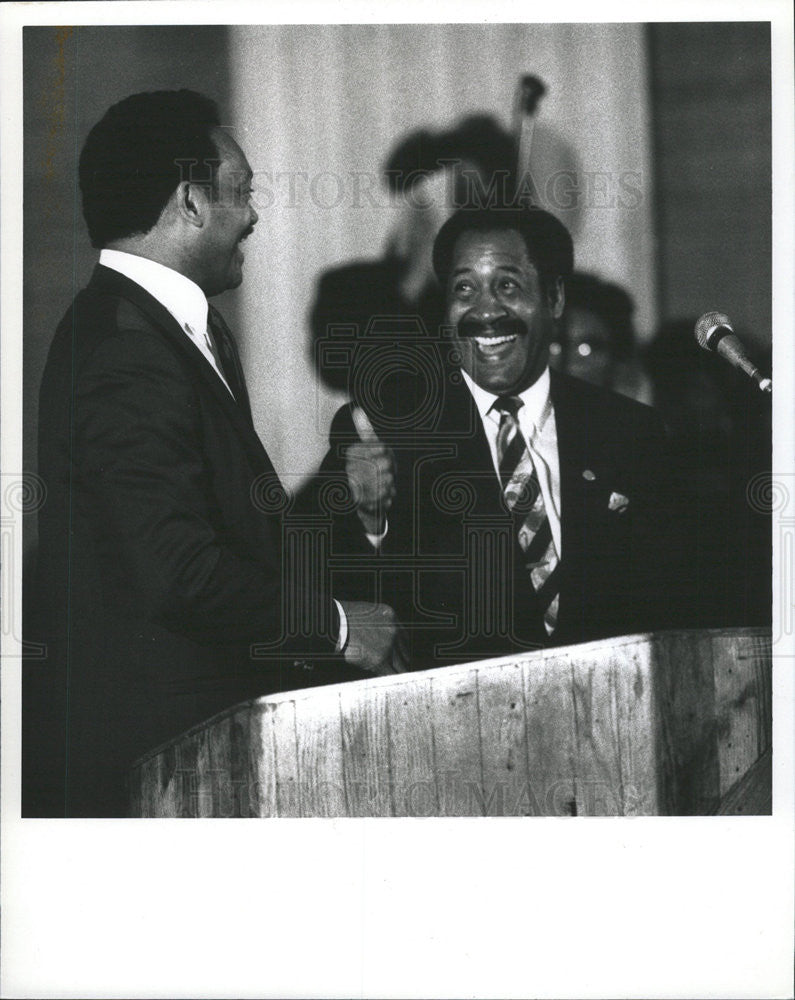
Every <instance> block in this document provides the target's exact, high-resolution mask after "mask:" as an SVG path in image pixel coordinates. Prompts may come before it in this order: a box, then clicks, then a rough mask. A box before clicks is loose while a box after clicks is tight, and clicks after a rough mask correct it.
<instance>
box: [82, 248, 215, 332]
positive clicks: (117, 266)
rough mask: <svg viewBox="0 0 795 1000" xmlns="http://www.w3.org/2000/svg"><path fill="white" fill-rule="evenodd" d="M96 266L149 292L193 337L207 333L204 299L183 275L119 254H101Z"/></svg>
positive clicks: (159, 265)
mask: <svg viewBox="0 0 795 1000" xmlns="http://www.w3.org/2000/svg"><path fill="white" fill-rule="evenodd" d="M99 262H100V264H102V265H103V267H110V268H112V269H113V270H114V271H118V272H119V273H120V274H123V275H125V277H127V278H129V279H130V280H131V281H134V282H135V283H136V284H137V285H140V286H141V287H142V288H143V289H144V290H145V291H147V292H149V294H150V295H152V296H153V297H154V298H156V299H157V301H158V302H159V303H160V304H161V305H163V306H165V308H166V309H167V310H168V311H169V312H170V313H171V315H172V316H173V317H174V319H175V320H176V321H177V322H178V323H179V325H180V326H181V327H183V328H184V327H185V325H186V324H188V325H189V326H191V328H192V329H193V330H194V331H195V332H196V333H197V334H201V333H203V332H204V331H205V330H206V329H207V299H206V297H205V295H204V292H203V291H202V290H201V288H199V286H198V285H197V284H196V283H195V282H193V281H191V280H190V278H186V277H185V275H184V274H180V273H179V271H175V270H173V268H170V267H166V266H165V265H164V264H158V263H157V261H154V260H150V259H149V258H148V257H138V256H137V255H136V254H132V253H124V252H123V251H121V250H108V249H105V250H103V251H102V252H101V253H100V255H99Z"/></svg>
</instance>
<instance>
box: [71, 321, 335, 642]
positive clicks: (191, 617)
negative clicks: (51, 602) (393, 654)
mask: <svg viewBox="0 0 795 1000" xmlns="http://www.w3.org/2000/svg"><path fill="white" fill-rule="evenodd" d="M201 419H202V418H201V411H200V406H199V400H198V397H197V393H196V390H195V387H194V386H193V384H192V383H191V381H190V379H189V378H187V377H186V375H185V373H184V371H183V370H182V368H181V367H180V364H179V361H178V359H177V358H176V357H175V355H174V354H173V353H172V352H171V351H170V349H169V348H168V346H167V345H164V344H163V343H162V342H161V341H160V340H159V339H158V338H157V337H156V336H153V335H151V334H147V333H146V332H142V331H137V330H136V331H133V332H130V333H124V332H122V333H120V334H118V335H116V336H113V337H110V338H108V339H107V340H105V341H103V342H102V344H101V345H100V346H99V347H98V348H97V349H96V350H95V351H94V352H93V354H92V355H91V356H90V358H89V359H88V360H87V362H86V363H85V364H84V366H83V367H82V369H81V371H80V373H79V377H78V385H77V387H76V400H75V425H74V439H73V454H74V455H75V457H76V470H75V471H76V475H77V476H78V477H79V480H78V482H79V481H80V480H82V481H84V482H85V483H87V484H88V486H89V487H90V488H89V489H86V490H78V492H79V495H80V496H81V498H83V499H82V502H85V503H86V504H89V505H90V510H89V514H90V516H91V517H92V518H93V523H94V525H95V537H96V538H97V545H98V548H99V550H100V551H99V553H98V555H99V556H100V561H101V563H102V565H103V566H106V567H109V572H110V574H111V577H112V576H113V575H114V574H115V575H121V578H123V579H125V581H126V586H125V588H124V589H125V590H127V591H132V592H133V593H134V594H136V595H138V597H139V599H140V601H141V603H142V605H143V606H142V607H140V608H136V609H131V610H132V611H134V613H135V614H136V615H140V614H141V613H143V614H144V615H145V616H146V617H149V618H151V620H153V621H155V622H156V623H158V624H160V625H162V626H164V627H166V628H168V629H170V630H173V631H177V632H182V633H185V634H188V635H190V636H192V637H194V638H197V639H199V640H203V641H209V642H232V641H238V640H245V641H261V642H269V641H278V640H279V639H280V638H282V637H283V630H282V623H283V620H284V617H285V616H284V611H285V594H284V592H283V587H282V582H281V578H280V577H281V574H280V571H279V566H278V558H277V555H276V550H274V552H273V561H272V563H270V564H268V560H267V559H265V558H263V556H262V553H261V552H260V551H259V550H258V549H257V547H256V546H252V550H253V552H255V554H253V555H252V557H251V558H245V557H243V556H241V554H240V553H239V552H235V551H233V550H232V548H230V546H229V545H228V544H225V542H224V539H223V538H222V534H221V532H220V531H219V526H218V518H217V513H216V514H215V515H214V508H215V501H214V494H213V488H212V483H211V482H210V478H211V474H212V473H211V469H210V466H209V463H208V459H207V455H206V450H205V444H204V439H203V434H202V425H201ZM304 646H306V647H308V648H307V649H306V652H312V651H319V649H322V650H324V651H325V650H329V649H331V648H333V641H332V640H331V638H330V637H323V636H317V635H313V636H312V637H310V638H308V639H306V640H305V642H304ZM302 651H303V650H302Z"/></svg>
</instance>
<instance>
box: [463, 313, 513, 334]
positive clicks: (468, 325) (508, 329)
mask: <svg viewBox="0 0 795 1000" xmlns="http://www.w3.org/2000/svg"><path fill="white" fill-rule="evenodd" d="M526 333H527V327H526V326H525V324H524V323H523V322H522V320H520V319H517V318H516V317H515V316H503V317H502V318H501V319H497V320H495V321H494V322H493V323H484V322H483V321H482V320H477V319H462V320H461V322H460V323H459V324H458V335H459V337H485V336H488V335H490V334H491V335H492V336H497V337H510V336H514V335H515V336H517V337H521V336H523V335H524V334H526Z"/></svg>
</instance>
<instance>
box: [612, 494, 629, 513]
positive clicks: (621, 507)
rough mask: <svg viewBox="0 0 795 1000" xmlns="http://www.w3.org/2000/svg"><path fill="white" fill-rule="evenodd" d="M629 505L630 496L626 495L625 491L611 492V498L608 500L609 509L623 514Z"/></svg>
mask: <svg viewBox="0 0 795 1000" xmlns="http://www.w3.org/2000/svg"><path fill="white" fill-rule="evenodd" d="M627 507H629V497H625V496H624V494H623V493H611V494H610V499H609V500H608V502H607V509H608V510H615V511H617V512H618V513H619V514H622V513H623V512H624V511H625V510H626V509H627Z"/></svg>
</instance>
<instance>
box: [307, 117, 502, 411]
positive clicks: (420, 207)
mask: <svg viewBox="0 0 795 1000" xmlns="http://www.w3.org/2000/svg"><path fill="white" fill-rule="evenodd" d="M515 164H516V144H515V141H514V139H513V137H512V136H511V134H510V133H509V132H507V131H506V130H505V129H504V128H502V127H501V126H500V125H499V124H498V123H497V121H496V119H494V118H493V117H491V116H489V115H472V116H469V117H467V118H464V119H463V120H462V121H461V122H459V123H458V124H457V125H456V126H454V127H453V128H451V129H447V130H443V131H439V132H431V131H428V130H425V129H422V130H419V131H416V132H411V133H410V134H409V135H407V136H405V138H403V139H402V140H400V142H399V143H398V144H397V145H396V146H395V148H394V149H393V150H392V152H391V153H390V154H389V156H388V157H387V160H386V162H385V163H384V167H383V177H384V183H385V184H386V187H387V189H388V191H389V193H390V196H391V198H392V201H393V203H394V204H395V207H396V209H397V218H396V222H395V225H394V226H393V228H392V229H391V231H390V233H389V235H388V237H387V241H386V247H385V250H384V254H383V256H382V257H380V258H377V259H372V260H357V261H353V262H351V263H348V264H344V265H343V266H341V267H336V268H333V269H331V270H328V271H326V272H325V273H324V274H322V275H321V276H320V279H319V281H318V285H317V292H316V297H315V301H314V304H313V306H312V310H311V317H310V319H311V327H312V345H313V359H314V363H315V367H316V370H317V372H318V375H319V376H320V378H321V379H322V380H323V382H324V383H325V384H326V386H328V387H329V388H332V389H337V390H341V391H344V392H350V391H351V388H352V386H354V385H355V383H356V369H357V367H358V366H360V363H361V362H362V360H363V359H364V358H366V357H367V355H368V353H369V351H368V340H369V341H370V343H371V344H372V338H373V337H378V336H383V335H384V334H387V335H392V334H394V335H396V336H402V335H403V336H414V337H424V336H426V335H430V336H432V337H435V336H436V335H437V332H438V328H439V324H440V323H441V322H442V315H443V296H442V292H441V289H440V288H439V285H438V283H437V281H436V277H435V275H434V273H433V267H432V265H431V248H432V246H433V240H434V237H435V236H436V233H437V232H438V231H439V229H440V228H441V226H442V223H443V222H444V221H445V220H446V219H447V218H448V216H449V215H450V214H451V213H452V211H453V209H454V208H457V207H460V206H464V205H469V204H484V203H486V202H487V201H488V200H489V199H498V198H501V199H503V200H505V198H506V196H508V197H510V194H511V193H512V192H513V190H514V186H515ZM329 338H332V339H333V344H331V345H330V340H329ZM329 346H330V350H327V349H326V348H327V347H329Z"/></svg>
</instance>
